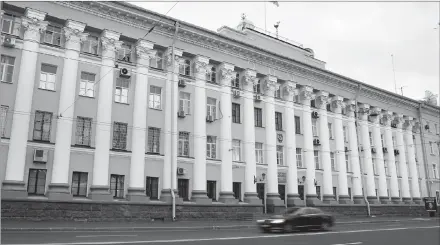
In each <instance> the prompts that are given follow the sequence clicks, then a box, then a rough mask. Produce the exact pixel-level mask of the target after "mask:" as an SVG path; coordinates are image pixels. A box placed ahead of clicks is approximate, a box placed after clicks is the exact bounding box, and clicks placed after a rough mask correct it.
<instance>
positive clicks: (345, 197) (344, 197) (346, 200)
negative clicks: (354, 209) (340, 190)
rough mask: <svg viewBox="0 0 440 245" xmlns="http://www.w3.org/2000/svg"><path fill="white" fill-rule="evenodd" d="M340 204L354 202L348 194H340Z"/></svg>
mask: <svg viewBox="0 0 440 245" xmlns="http://www.w3.org/2000/svg"><path fill="white" fill-rule="evenodd" d="M339 204H353V201H352V200H351V199H350V197H349V196H348V195H340V196H339Z"/></svg>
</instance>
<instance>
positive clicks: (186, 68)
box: [179, 59, 191, 76]
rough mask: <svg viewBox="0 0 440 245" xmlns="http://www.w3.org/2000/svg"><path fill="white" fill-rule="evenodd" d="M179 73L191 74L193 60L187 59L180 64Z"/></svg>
mask: <svg viewBox="0 0 440 245" xmlns="http://www.w3.org/2000/svg"><path fill="white" fill-rule="evenodd" d="M179 74H180V75H184V76H191V61H190V60H188V59H185V61H184V62H183V63H181V64H179Z"/></svg>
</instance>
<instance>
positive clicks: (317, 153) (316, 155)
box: [313, 151, 321, 169]
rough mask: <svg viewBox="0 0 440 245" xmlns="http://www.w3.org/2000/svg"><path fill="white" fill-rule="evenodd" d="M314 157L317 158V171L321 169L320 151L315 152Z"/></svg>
mask: <svg viewBox="0 0 440 245" xmlns="http://www.w3.org/2000/svg"><path fill="white" fill-rule="evenodd" d="M313 155H314V157H315V169H321V166H320V164H319V151H313Z"/></svg>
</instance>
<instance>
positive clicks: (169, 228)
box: [1, 218, 434, 231]
mask: <svg viewBox="0 0 440 245" xmlns="http://www.w3.org/2000/svg"><path fill="white" fill-rule="evenodd" d="M407 220H413V221H420V220H416V219H405V220H360V221H346V222H336V225H338V224H367V223H397V222H401V221H407ZM424 220H434V219H432V218H431V219H429V218H427V219H424ZM255 227H256V224H248V225H222V226H215V225H207V226H193V227H190V226H189V227H164V226H162V227H151V226H138V227H94V228H93V227H91V228H84V227H47V228H2V229H1V231H142V230H157V231H168V230H228V229H250V228H255Z"/></svg>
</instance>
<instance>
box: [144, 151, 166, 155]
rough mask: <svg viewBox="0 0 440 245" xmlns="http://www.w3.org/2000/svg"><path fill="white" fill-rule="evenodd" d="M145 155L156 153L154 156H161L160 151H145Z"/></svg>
mask: <svg viewBox="0 0 440 245" xmlns="http://www.w3.org/2000/svg"><path fill="white" fill-rule="evenodd" d="M145 154H146V155H156V156H163V155H161V154H160V152H146V153H145Z"/></svg>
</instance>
